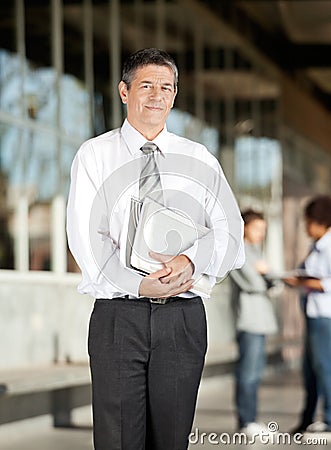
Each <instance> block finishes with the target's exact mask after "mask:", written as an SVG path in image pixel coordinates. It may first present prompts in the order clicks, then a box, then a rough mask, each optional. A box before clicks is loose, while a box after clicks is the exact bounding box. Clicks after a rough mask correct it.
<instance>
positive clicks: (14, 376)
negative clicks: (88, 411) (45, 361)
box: [0, 364, 91, 427]
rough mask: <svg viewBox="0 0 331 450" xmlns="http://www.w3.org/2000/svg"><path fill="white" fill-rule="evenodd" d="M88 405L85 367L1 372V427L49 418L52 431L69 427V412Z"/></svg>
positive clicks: (58, 367) (59, 365) (70, 420)
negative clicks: (51, 419) (9, 423)
mask: <svg viewBox="0 0 331 450" xmlns="http://www.w3.org/2000/svg"><path fill="white" fill-rule="evenodd" d="M89 404H91V379H90V371H89V367H88V365H86V364H81V365H80V364H63V365H62V364H56V365H51V366H47V367H34V368H31V369H30V368H29V369H20V370H3V371H0V424H4V423H8V422H13V421H16V420H22V419H27V418H30V417H36V416H39V415H43V414H52V415H53V424H54V426H55V427H70V426H72V417H71V413H72V410H73V409H74V408H77V407H80V406H85V405H89Z"/></svg>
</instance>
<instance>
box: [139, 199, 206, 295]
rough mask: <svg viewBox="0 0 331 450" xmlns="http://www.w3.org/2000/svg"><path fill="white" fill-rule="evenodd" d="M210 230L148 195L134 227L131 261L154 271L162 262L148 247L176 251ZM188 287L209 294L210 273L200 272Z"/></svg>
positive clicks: (183, 248) (149, 271) (185, 247)
mask: <svg viewBox="0 0 331 450" xmlns="http://www.w3.org/2000/svg"><path fill="white" fill-rule="evenodd" d="M209 231H210V230H209V228H207V227H204V226H202V225H199V224H195V223H194V222H193V221H192V220H191V219H190V218H189V217H188V216H186V215H184V214H183V213H182V212H180V211H177V210H174V209H172V208H167V207H165V206H163V205H161V204H159V203H157V202H156V201H154V200H152V199H150V198H148V197H147V198H146V199H145V200H144V202H143V205H142V208H141V211H140V217H139V221H138V224H137V227H136V230H135V236H134V238H133V243H132V252H131V259H130V265H131V267H133V268H135V269H137V270H139V271H141V272H143V273H148V274H149V273H152V272H155V271H157V270H159V269H161V268H162V267H163V264H162V263H160V262H158V261H156V260H155V259H153V258H152V257H151V256H150V255H149V252H150V251H154V252H156V253H162V254H164V255H173V256H174V255H179V254H180V253H182V252H183V251H185V250H186V249H188V248H189V247H191V246H192V245H193V244H194V242H195V241H196V240H197V239H199V238H201V237H203V236H204V235H205V234H207V233H208V232H209ZM191 291H192V292H195V293H197V294H198V295H209V294H210V291H211V287H210V282H209V277H208V276H207V275H202V276H201V277H200V278H199V279H198V280H197V281H196V282H195V283H194V286H193V288H192V289H191Z"/></svg>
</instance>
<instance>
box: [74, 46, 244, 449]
mask: <svg viewBox="0 0 331 450" xmlns="http://www.w3.org/2000/svg"><path fill="white" fill-rule="evenodd" d="M177 81H178V71H177V67H176V65H175V62H174V61H173V59H172V58H171V57H170V56H169V55H168V54H167V53H165V52H163V51H160V50H157V49H144V50H141V51H138V52H136V53H134V54H133V55H131V56H130V57H129V58H128V60H127V61H126V62H125V64H124V68H123V74H122V81H121V82H120V83H119V94H120V96H121V99H122V102H123V103H124V104H126V106H127V119H126V120H125V121H124V123H123V125H122V127H121V128H120V129H116V130H113V131H110V132H108V133H105V134H103V135H101V136H98V137H96V138H93V139H90V140H89V141H87V142H85V143H84V144H83V145H82V146H81V148H80V149H79V151H78V152H77V155H76V157H75V159H74V161H73V165H72V170H71V186H70V193H69V200H68V211H67V233H68V242H69V247H70V250H71V252H72V254H73V255H74V257H75V259H76V261H77V263H78V265H79V267H80V269H81V271H82V281H81V283H80V285H79V287H78V290H79V291H80V292H81V293H87V294H90V295H92V296H93V297H95V298H96V299H97V300H96V302H95V306H94V310H93V312H92V315H91V320H90V328H89V341H88V349H89V355H90V366H91V374H92V386H93V419H94V445H95V449H96V450H138V449H139V450H141V449H146V450H184V449H186V448H187V446H188V435H189V433H190V431H191V426H192V422H193V417H194V411H195V404H196V397H197V391H198V387H199V383H200V378H201V373H202V369H203V364H204V357H205V352H206V347H207V339H206V335H207V329H206V317H205V311H204V306H203V303H202V300H201V297H199V296H197V295H196V294H195V293H194V292H193V291H194V283H195V282H196V280H197V279H199V277H200V276H201V275H205V276H206V277H207V278H208V280H209V284H210V287H212V286H213V284H214V283H215V280H216V278H217V277H224V276H225V275H226V274H227V273H228V272H229V271H230V270H232V269H235V268H239V267H241V265H242V264H243V262H244V253H243V245H242V244H243V243H242V229H243V227H242V219H241V216H240V212H239V209H238V207H237V204H236V201H235V199H234V197H233V194H232V192H231V189H230V187H229V185H228V183H227V181H226V179H225V177H224V174H223V172H222V169H221V167H220V165H219V163H218V161H217V160H216V159H215V158H214V157H213V156H212V155H211V154H210V153H209V152H208V151H207V149H206V148H205V147H204V146H202V145H200V144H197V143H195V142H192V141H189V140H187V139H184V138H181V137H178V136H176V135H174V134H172V133H169V132H168V131H167V129H166V124H165V123H166V119H167V117H168V115H169V112H170V110H171V108H172V107H173V104H174V100H175V97H176V93H177ZM146 141H147V143H148V145H149V146H151V145H152V146H154V149H156V150H155V151H153V158H154V160H153V164H154V165H155V166H154V167H156V169H155V171H157V172H158V173H157V176H155V180H154V181H155V186H157V187H155V189H154V190H155V191H156V190H160V189H161V190H162V195H163V198H164V204H165V205H166V206H167V207H171V208H174V209H176V210H177V211H178V210H180V211H181V212H182V213H183V214H185V215H186V216H188V217H189V218H190V219H191V220H192V221H193V222H194V223H198V224H201V225H205V226H208V228H210V233H208V234H207V235H206V236H204V237H203V238H199V239H198V238H197V239H196V241H195V242H194V244H193V245H192V246H191V247H190V248H188V249H186V250H185V251H183V252H181V253H180V254H178V255H171V256H169V255H164V254H159V253H152V256H153V258H154V259H156V260H157V261H158V262H160V263H161V264H162V268H161V269H160V270H158V271H156V272H154V273H151V274H150V275H146V276H143V275H142V274H140V273H138V272H136V271H134V270H132V268H130V267H127V266H125V264H123V262H122V260H121V254H120V249H121V245H123V239H125V233H124V228H125V227H124V224H125V220H126V219H125V217H126V210H127V205H128V199H130V198H131V197H138V198H139V196H140V193H141V179H142V173H143V171H144V170H146V166H147V164H146V161H147V158H148V157H149V156H150V155H149V156H147V155H146V154H144V153H143V150H142V148H143V146H144V145H145V144H146ZM147 178H148V177H147ZM159 182H161V184H162V187H161V188H160V184H159ZM152 193H153V192H152ZM163 238H164V240H165V244H166V236H165V237H163ZM160 239H162V237H160ZM162 253H166V252H162Z"/></svg>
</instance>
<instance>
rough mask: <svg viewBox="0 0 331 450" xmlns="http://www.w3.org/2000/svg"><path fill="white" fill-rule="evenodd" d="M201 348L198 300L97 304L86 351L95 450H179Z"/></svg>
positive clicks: (184, 443) (189, 418)
mask: <svg viewBox="0 0 331 450" xmlns="http://www.w3.org/2000/svg"><path fill="white" fill-rule="evenodd" d="M206 347H207V326H206V316H205V310H204V305H203V303H202V300H201V298H200V297H195V298H193V299H176V300H174V301H172V302H171V303H167V304H165V305H157V304H151V303H149V301H148V299H138V300H129V299H122V298H121V299H112V300H107V299H98V300H96V302H95V305H94V309H93V312H92V315H91V320H90V328H89V340H88V349H89V355H90V367H91V374H92V387H93V422H94V447H95V449H96V450H186V449H187V447H188V435H189V433H190V432H191V427H192V423H193V418H194V412H195V405H196V398H197V392H198V388H199V384H200V379H201V373H202V369H203V365H204V358H205V353H206Z"/></svg>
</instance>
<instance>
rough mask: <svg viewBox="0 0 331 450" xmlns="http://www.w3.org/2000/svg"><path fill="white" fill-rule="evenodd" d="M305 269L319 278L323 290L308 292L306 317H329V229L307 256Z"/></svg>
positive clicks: (330, 236) (330, 305)
mask: <svg viewBox="0 0 331 450" xmlns="http://www.w3.org/2000/svg"><path fill="white" fill-rule="evenodd" d="M305 269H306V271H307V272H308V274H309V275H312V276H315V277H317V278H319V279H320V281H321V284H322V287H323V291H324V292H317V291H314V292H310V293H309V294H308V301H307V316H308V317H312V318H313V317H328V318H330V319H331V231H328V232H326V233H325V234H324V236H322V237H321V238H320V239H319V240H318V241H317V242H315V245H314V247H313V250H312V251H311V252H310V253H309V255H308V256H307V259H306V261H305Z"/></svg>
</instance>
